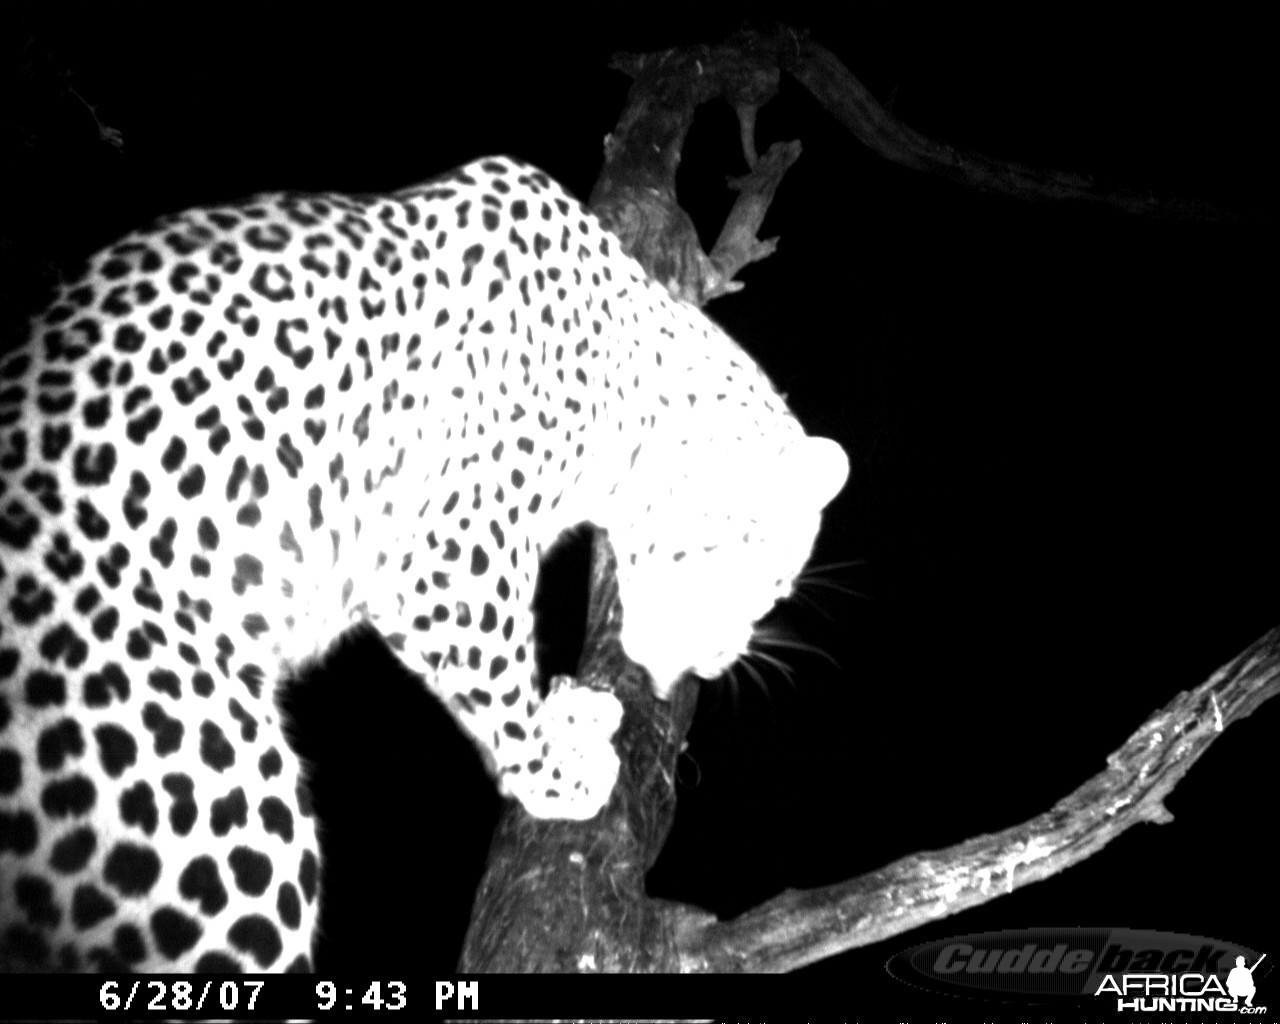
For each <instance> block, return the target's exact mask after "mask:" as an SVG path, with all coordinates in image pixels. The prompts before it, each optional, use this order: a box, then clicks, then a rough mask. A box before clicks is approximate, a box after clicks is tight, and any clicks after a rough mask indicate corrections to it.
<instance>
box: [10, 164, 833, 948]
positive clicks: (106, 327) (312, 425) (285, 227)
mask: <svg viewBox="0 0 1280 1024" xmlns="http://www.w3.org/2000/svg"><path fill="white" fill-rule="evenodd" d="M847 476H848V459H847V457H846V455H845V452H844V451H843V449H842V448H841V447H840V445H839V444H837V443H836V442H835V441H832V440H829V439H826V438H822V437H817V436H811V435H809V434H807V433H806V432H805V430H804V429H803V427H802V426H801V424H800V423H799V421H798V420H797V419H796V417H795V416H794V415H793V414H792V412H791V411H790V409H789V408H788V405H787V403H786V401H785V399H784V398H783V396H781V395H780V394H779V393H778V391H777V390H775V388H774V387H773V385H772V384H771V383H770V380H769V379H768V377H767V375H766V374H765V372H764V371H763V370H762V369H761V368H760V367H759V366H758V365H757V364H756V363H755V362H754V361H753V359H752V358H751V357H750V356H749V355H747V353H746V352H745V351H744V350H743V349H742V348H741V347H739V346H738V345H737V344H736V343H735V342H734V341H733V340H732V339H731V338H730V337H729V335H728V334H727V333H726V332H725V331H723V330H722V329H721V328H720V327H719V326H717V325H716V323H715V322H714V321H713V320H711V319H710V318H709V317H708V316H707V315H706V314H705V313H704V312H703V311H702V310H701V309H699V308H697V306H695V305H693V304H691V303H689V302H686V301H683V300H682V299H680V298H679V297H677V296H675V295H673V293H672V292H671V291H670V290H669V289H668V288H667V287H665V286H664V285H663V284H662V283H661V282H658V281H655V280H653V279H652V278H651V277H650V276H649V275H648V274H647V273H646V271H645V270H644V269H643V268H642V267H641V266H640V264H639V263H637V262H636V261H635V260H633V259H632V258H631V257H630V256H628V255H627V254H626V253H625V252H624V251H623V249H622V246H621V243H620V242H619V240H618V238H617V237H616V236H615V235H613V234H611V233H610V232H609V231H608V230H606V229H605V228H604V227H603V226H602V224H601V223H600V221H599V220H598V219H597V218H596V217H595V216H594V215H593V214H592V213H591V212H589V211H588V210H587V209H586V208H585V207H584V206H583V205H582V204H581V203H580V202H579V201H578V200H577V199H575V198H573V196H572V195H571V194H570V193H569V192H568V191H566V190H565V189H564V188H563V187H561V186H560V185H559V184H557V183H556V182H555V181H554V180H553V179H552V178H551V177H550V176H549V175H548V174H546V173H544V172H543V171H540V170H538V169H537V168H535V167H533V166H530V165H526V164H524V163H523V162H521V161H519V160H516V159H513V158H510V157H488V158H484V159H481V160H477V161H474V162H472V163H469V164H467V165H465V166H462V167H460V168H458V169H456V170H454V171H452V172H451V173H448V174H445V175H442V176H439V177H436V178H433V179H431V180H429V181H426V182H425V183H422V184H419V185H415V186H413V187H409V188H406V189H403V190H400V191H397V192H392V193H386V194H376V195H372V194H371V195H354V194H338V193H315V194H311V193H306V194H304V193H294V192H282V193H272V194H264V195H259V196H255V197H252V198H250V199H248V200H243V201H239V202H231V203H227V204H224V205H215V206H206V207H202V208H197V209H191V210H187V211H186V212H184V213H180V214H177V215H170V216H166V217H163V218H161V219H160V220H158V221H157V222H155V223H154V224H153V225H152V226H150V227H148V228H146V229H145V230H140V231H135V232H133V233H131V234H128V235H126V236H125V237H124V238H123V239H121V240H120V241H118V242H117V243H116V244H113V245H110V246H108V247H107V248H105V249H103V250H102V251H100V252H98V253H97V254H96V255H94V256H92V257H90V258H89V259H88V260H87V261H85V264H84V266H83V271H82V272H81V273H79V274H76V275H68V277H67V279H65V280H64V281H63V283H61V284H59V285H58V286H57V289H56V292H55V294H54V297H53V299H52V301H51V302H50V303H49V304H48V305H47V307H44V308H43V311H42V312H39V313H38V314H36V315H35V316H33V317H32V318H31V319H30V322H29V329H28V331H27V333H26V334H25V335H24V336H20V338H19V339H18V343H17V344H16V345H13V346H10V348H9V351H8V352H7V353H6V354H5V355H3V356H0V950H2V952H0V962H4V963H6V964H8V965H10V968H11V969H12V965H14V964H17V965H19V969H28V970H53V971H129V972H154V971H159V972H166V973H168V972H202V973H206V972H218V973H221V972H239V971H254V972H258V971H273V972H274V971H306V970H309V969H311V967H312V965H313V963H314V959H313V943H314V941H315V934H316V926H317V920H318V914H319V907H320V904H321V900H322V892H321V885H320V879H321V860H320V857H321V847H320V843H319V830H318V827H317V823H316V815H315V810H314V806H313V803H312V800H311V798H310V795H309V791H308V787H307V770H306V766H305V764H304V763H302V760H301V758H299V757H298V756H297V755H295V754H294V753H293V752H292V748H291V746H290V744H289V742H288V735H287V732H286V730H287V726H288V722H287V721H285V720H284V718H285V716H283V715H282V712H281V710H280V703H279V701H278V699H277V698H278V696H279V691H280V688H281V687H283V686H287V685H294V684H293V683H291V682H290V681H291V680H296V679H298V678H299V675H300V672H301V671H302V670H303V669H304V668H305V667H306V666H308V665H314V664H316V663H318V662H322V661H323V659H324V658H325V656H326V652H330V651H331V650H332V648H333V645H334V644H335V643H336V642H337V641H338V640H339V639H340V638H342V637H344V636H348V635H349V634H350V633H351V631H352V630H353V629H360V630H372V631H373V632H375V633H376V634H377V635H378V636H380V637H381V638H382V641H383V642H384V643H385V644H386V645H387V647H388V648H389V649H390V650H391V651H392V652H394V655H395V656H396V658H398V659H399V660H400V661H401V662H402V663H403V664H404V665H405V666H406V667H407V668H408V669H409V670H410V671H411V672H412V673H413V674H414V676H415V677H416V678H419V679H421V680H422V683H423V685H425V686H426V687H427V688H428V689H429V690H430V692H431V693H432V694H434V695H435V696H436V697H437V698H439V700H440V701H441V702H442V703H443V704H444V706H445V707H446V708H448V710H449V712H450V713H451V714H452V716H453V717H454V718H455V720H456V722H457V723H458V725H459V727H460V728H461V729H462V730H463V731H464V732H465V733H466V734H467V735H468V736H469V737H470V738H471V739H472V740H473V741H474V743H475V745H476V746H477V748H478V749H479V750H480V752H481V754H482V755H483V758H484V761H485V763H486V764H487V766H488V767H489V770H490V771H491V773H492V775H493V777H494V779H495V782H496V785H497V787H498V789H499V791H500V792H501V794H502V795H503V796H504V797H508V798H512V799H514V800H516V801H518V802H519V804H520V805H521V806H522V807H523V810H524V812H525V813H527V814H528V815H530V816H532V817H534V818H538V819H563V820H569V821H589V820H590V819H592V818H593V817H595V816H596V815H598V814H599V813H600V812H601V810H602V808H604V807H605V806H606V804H607V803H608V801H609V799H610V797H611V794H612V793H613V790H614V788H615V783H616V780H617V777H618V771H619V759H618V754H617V752H616V750H615V749H614V746H613V737H614V735H615V733H616V731H617V729H618V726H619V723H620V721H621V716H622V705H621V703H620V702H619V700H618V698H617V697H616V696H615V695H614V694H612V693H608V692H605V691H602V690H598V689H592V688H589V687H586V686H578V685H573V683H574V681H573V680H567V681H562V680H558V681H557V685H556V686H554V687H551V688H547V687H545V686H544V685H542V681H540V680H539V679H538V678H537V673H536V671H535V666H534V658H533V648H534V635H533V634H534V622H533V614H532V611H531V602H532V599H533V595H534V589H535V585H536V584H537V582H538V579H539V566H540V564H541V562H542V559H543V556H544V554H545V553H546V552H547V551H548V550H549V549H550V547H551V546H552V545H553V544H555V543H556V541H557V538H559V537H561V536H563V535H564V534H565V533H566V531H570V530H573V529H575V528H577V527H580V526H581V525H582V524H589V525H590V526H591V527H593V528H598V529H600V530H602V531H604V532H605V533H606V535H607V536H608V538H609V540H610V543H611V545H612V547H613V550H614V553H615V556H616V560H617V586H618V595H619V601H620V604H621V609H622V612H621V615H622V623H621V637H620V639H621V643H622V646H623V649H624V650H625V652H626V654H627V655H628V657H629V658H630V659H632V660H633V661H634V662H636V663H637V664H639V665H641V666H643V667H644V668H645V669H646V670H647V673H648V675H649V677H650V678H651V679H652V685H653V691H654V693H655V694H656V695H657V696H658V697H659V698H663V699H665V698H668V697H669V696H670V694H671V692H672V687H674V686H675V684H676V683H677V681H679V680H680V679H682V678H684V677H686V676H687V675H688V674H690V673H692V674H693V675H695V676H698V677H701V678H705V679H714V678H715V677H717V676H718V675H720V674H721V673H723V672H724V671H725V670H726V669H727V668H728V667H729V666H731V665H732V664H733V663H734V662H735V660H737V659H739V658H740V657H741V656H742V655H743V654H744V652H746V651H747V650H748V645H749V644H750V643H751V640H752V635H753V630H754V629H755V624H756V623H758V622H759V620H760V619H761V618H762V617H763V616H764V615H765V614H766V613H768V612H769V610H770V609H771V608H772V607H773V606H774V605H775V604H776V603H777V602H779V601H781V600H783V599H785V598H786V597H787V596H788V595H789V594H790V593H791V590H792V587H793V585H795V583H796V580H797V577H798V575H799V574H800V573H801V572H802V571H803V569H804V567H805V565H806V563H807V562H808V560H809V559H810V557H811V554H812V550H813V547H814V544H815V538H816V537H817V535H818V530H819V527H820V524H821V519H822V515H823V510H824V509H825V508H826V507H827V506H828V505H829V504H830V502H831V501H832V499H833V498H834V497H835V496H836V495H837V494H838V493H839V492H840V491H841V489H842V488H843V487H844V485H845V482H846V479H847ZM561 683H563V685H561ZM349 685H350V689H351V692H350V696H349V699H350V700H352V701H356V700H359V701H377V699H378V695H377V686H376V680H364V681H359V680H352V681H351V682H350V684H349ZM544 691H545V692H544ZM433 784H447V780H423V786H424V788H427V789H429V788H430V786H431V785H433ZM370 829H371V832H370V835H371V841H376V827H375V825H374V824H373V823H371V825H370Z"/></svg>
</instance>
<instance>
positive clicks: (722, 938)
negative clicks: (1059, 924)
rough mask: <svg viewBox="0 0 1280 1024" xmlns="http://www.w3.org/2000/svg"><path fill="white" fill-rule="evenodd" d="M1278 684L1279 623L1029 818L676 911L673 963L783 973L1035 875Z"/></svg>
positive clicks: (1082, 845) (1082, 843)
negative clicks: (762, 899)
mask: <svg viewBox="0 0 1280 1024" xmlns="http://www.w3.org/2000/svg"><path fill="white" fill-rule="evenodd" d="M1277 693H1280V627H1277V628H1275V629H1273V630H1271V631H1270V632H1268V633H1266V634H1264V635H1263V636H1262V637H1261V638H1259V639H1258V640H1257V641H1256V642H1255V643H1254V644H1252V645H1251V646H1250V647H1249V648H1248V649H1247V650H1245V651H1244V652H1243V653H1241V654H1240V655H1239V656H1237V657H1236V658H1233V659H1232V660H1231V661H1230V662H1228V663H1227V664H1225V665H1223V666H1222V667H1221V668H1220V669H1218V670H1217V671H1216V672H1215V673H1214V674H1213V675H1212V676H1210V677H1209V678H1208V679H1207V680H1206V681H1205V682H1203V683H1202V684H1201V685H1200V686H1198V687H1196V688H1195V689H1194V690H1191V691H1185V692H1183V693H1180V694H1178V696H1176V697H1175V698H1174V699H1173V700H1171V701H1170V702H1169V703H1168V704H1167V705H1165V707H1163V708H1161V709H1160V710H1158V711H1156V712H1155V713H1154V714H1153V715H1152V716H1151V717H1150V718H1149V719H1148V720H1147V721H1146V722H1145V723H1144V724H1143V725H1142V727H1141V728H1140V729H1138V731H1137V732H1135V733H1134V734H1133V735H1132V736H1130V737H1129V739H1128V741H1126V742H1125V744H1124V745H1123V746H1122V747H1120V749H1119V750H1117V751H1116V752H1115V753H1113V754H1112V755H1111V756H1110V757H1108V758H1107V767H1106V769H1105V770H1104V771H1102V772H1101V773H1099V774H1098V775H1097V776H1095V777H1094V778H1092V779H1090V780H1089V781H1088V782H1086V783H1085V784H1084V785H1082V786H1080V787H1079V788H1078V789H1076V790H1075V791H1074V792H1073V793H1071V794H1070V795H1068V796H1066V797H1064V798H1063V799H1061V800H1059V801H1058V802H1057V803H1056V804H1055V805H1054V806H1053V807H1052V808H1051V809H1050V810H1048V811H1046V812H1045V813H1043V814H1041V815H1038V816H1037V817H1035V818H1032V819H1031V820H1030V821H1027V822H1024V823H1022V824H1021V825H1015V826H1013V827H1012V828H1008V829H1005V830H1004V831H1002V832H997V833H995V834H994V835H986V836H978V837H976V838H974V839H970V840H967V841H966V842H963V843H959V844H957V845H955V846H952V847H948V848H947V849H945V850H939V851H936V852H933V853H920V854H913V855H912V856H910V857H904V858H903V859H901V860H899V861H896V862H894V863H893V864H890V865H888V866H886V867H884V868H882V869H880V870H879V871H875V872H873V873H871V874H868V875H864V876H862V877H861V878H856V879H853V880H851V881H848V882H842V883H840V884H838V885H832V886H828V887H826V888H822V889H811V890H806V891H796V890H792V891H789V892H784V893H782V894H780V895H779V896H777V897H775V898H774V899H772V900H770V901H769V902H768V903H765V904H763V905H762V906H760V907H757V908H756V909H754V910H752V911H749V912H748V913H746V914H743V915H741V916H740V917H737V918H735V919H734V920H732V921H726V922H719V921H712V920H708V919H707V917H706V915H700V914H699V913H698V912H696V911H695V912H691V913H689V912H685V913H677V912H675V911H673V914H674V916H675V922H674V924H673V926H672V931H673V932H674V934H675V935H676V936H677V939H678V941H677V945H678V947H679V957H680V959H679V969H680V970H681V971H743V972H761V971H765V972H768V971H789V970H795V969H796V968H799V967H803V966H805V965H806V964H811V963H814V962H815V961H818V960H822V959H825V958H826V957H828V956H833V955H835V954H837V953H842V952H846V951H848V950H850V949H854V948H856V947H858V946H865V945H870V944H871V943H873V942H879V941H881V940H883V939H886V938H889V937H890V936H892V935H898V934H901V933H902V932H906V931H910V930H911V929H913V928H917V927H919V926H921V925H923V924H926V923H928V922H930V921H936V920H938V919H939V918H942V917H949V916H950V915H952V914H956V913H959V912H960V911H962V910H968V909H969V908H971V907H976V906H978V905H980V904H983V903H987V902H989V901H990V900H993V899H995V898H997V897H999V896H1002V895H1004V894H1006V893H1010V892H1012V891H1013V890H1014V889H1018V888H1021V887H1023V886H1025V885H1029V884H1031V883H1032V882H1039V881H1041V880H1043V879H1046V878H1050V877H1052V876H1053V875H1056V874H1058V873H1059V872H1061V871H1064V870H1065V869H1067V868H1068V867H1070V866H1071V865H1073V864H1077V863H1079V862H1080V861H1083V860H1085V859H1087V858H1089V857H1091V856H1093V854H1095V853H1097V852H1098V851H1099V850H1101V849H1102V848H1103V847H1104V846H1106V845H1107V844H1108V843H1110V842H1111V841H1112V840H1113V839H1115V838H1117V837H1118V836H1120V835H1121V834H1122V833H1124V832H1126V831H1127V830H1128V829H1130V828H1132V827H1133V826H1134V825H1137V824H1139V823H1141V822H1146V821H1149V822H1155V823H1156V824H1165V823H1167V822H1170V821H1172V820H1173V816H1172V815H1171V814H1170V813H1169V812H1168V811H1167V810H1166V809H1165V806H1164V800H1165V798H1166V797H1167V796H1168V795H1169V793H1171V792H1172V791H1173V788H1174V787H1175V786H1176V785H1177V784H1178V782H1180V781H1181V779H1182V777H1183V776H1184V775H1186V773H1187V772H1188V771H1189V770H1190V768H1191V766H1192V765H1193V764H1195V762H1196V761H1198V760H1199V759H1200V757H1201V756H1203V754H1204V753H1205V751H1206V750H1208V749H1209V745H1210V744H1211V743H1213V742H1214V740H1216V739H1217V738H1218V737H1219V736H1221V735H1222V733H1223V731H1224V730H1225V729H1226V728H1227V726H1229V725H1232V724H1234V723H1235V722H1238V721H1241V720H1242V719H1244V718H1247V717H1248V716H1249V715H1251V714H1252V713H1253V712H1254V711H1255V710H1256V709H1257V708H1258V707H1260V706H1261V705H1262V703H1263V702H1264V701H1266V700H1268V699H1270V698H1271V697H1274V696H1275V695H1276V694H1277Z"/></svg>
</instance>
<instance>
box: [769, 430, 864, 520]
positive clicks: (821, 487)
mask: <svg viewBox="0 0 1280 1024" xmlns="http://www.w3.org/2000/svg"><path fill="white" fill-rule="evenodd" d="M783 455H784V458H783V464H784V465H785V467H786V469H785V473H784V477H785V479H784V480H781V481H779V483H780V485H781V486H783V487H785V488H788V489H789V491H790V493H791V495H792V497H793V499H794V500H795V501H797V502H799V503H800V504H801V505H802V507H804V508H813V509H817V508H822V507H824V506H825V505H826V504H827V503H828V502H830V501H831V499H832V498H834V497H835V496H836V495H837V494H839V493H840V490H841V488H843V487H844V485H845V481H846V480H848V479H849V457H848V456H847V455H845V453H844V449H843V448H841V447H840V446H839V445H838V444H836V442H835V441H832V440H831V439H830V438H826V437H805V438H802V439H801V440H799V441H796V442H794V443H793V444H791V445H789V446H788V448H787V450H786V451H785V452H784V453H783Z"/></svg>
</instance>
